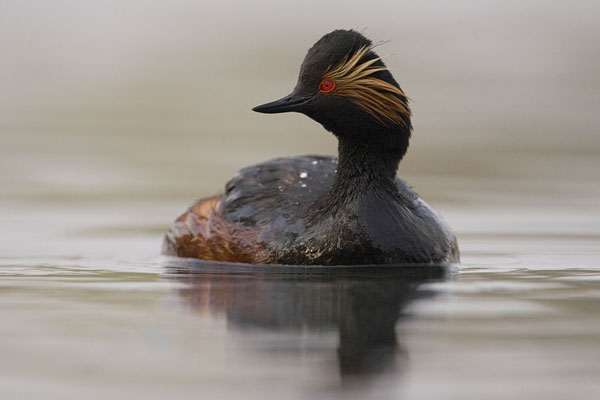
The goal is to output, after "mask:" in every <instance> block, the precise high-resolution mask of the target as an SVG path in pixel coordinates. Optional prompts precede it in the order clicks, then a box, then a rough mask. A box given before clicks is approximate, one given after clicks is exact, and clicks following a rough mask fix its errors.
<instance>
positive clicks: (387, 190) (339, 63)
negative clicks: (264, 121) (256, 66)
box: [164, 31, 459, 265]
mask: <svg viewBox="0 0 600 400" xmlns="http://www.w3.org/2000/svg"><path fill="white" fill-rule="evenodd" d="M313 88H314V89H313ZM317 88H318V92H316V90H315V89H317ZM313 91H314V92H316V93H313ZM255 110H256V111H259V112H266V113H275V112H285V111H297V112H302V113H304V114H306V115H308V116H309V117H311V118H313V119H315V120H316V121H318V122H320V123H321V124H322V125H323V126H324V127H325V128H326V129H327V130H330V131H332V132H333V133H334V134H335V135H336V136H337V137H338V141H339V158H331V157H316V156H305V157H295V158H280V159H275V160H271V161H268V162H265V163H262V164H257V165H254V166H251V167H247V168H245V169H243V170H241V171H240V172H239V173H237V174H236V175H235V176H234V177H233V178H232V179H231V180H230V181H229V182H228V183H227V185H226V187H225V193H224V194H223V195H220V196H215V197H211V198H207V199H204V200H201V201H199V202H198V203H197V204H195V205H194V206H192V207H191V208H190V209H189V210H188V211H187V212H186V213H184V214H183V215H182V216H180V217H179V218H178V219H177V220H176V221H175V223H174V225H173V227H172V228H171V230H170V231H169V233H168V234H167V236H166V238H165V244H164V252H165V253H166V254H168V255H176V256H180V257H191V258H199V259H206V260H217V261H231V262H245V263H267V264H294V265H355V264H391V263H396V264H397V263H428V264H429V263H452V262H458V261H459V255H458V246H457V243H456V239H455V237H454V235H453V234H452V232H451V231H450V229H449V228H448V227H447V226H446V225H445V224H444V223H443V222H442V221H441V220H440V219H439V217H437V216H436V214H435V212H434V211H433V210H432V209H431V208H429V206H427V204H425V202H423V201H422V200H421V199H420V198H419V196H418V195H417V194H416V193H415V192H413V190H412V189H411V188H410V186H409V185H408V184H407V183H405V182H404V181H402V180H400V179H398V178H396V176H395V174H396V169H397V167H398V163H399V162H400V160H401V158H402V156H403V155H404V153H405V152H406V149H407V147H408V139H409V137H410V131H411V128H412V126H411V124H410V111H409V109H408V105H407V101H406V97H405V96H404V94H403V92H402V91H401V90H400V88H399V86H398V84H397V83H396V82H395V80H394V79H393V77H392V76H391V74H390V73H389V72H388V71H387V69H386V68H385V66H384V65H383V63H382V62H381V60H380V59H379V58H378V57H376V55H375V54H374V53H373V52H372V50H371V42H370V41H369V40H368V39H366V38H364V37H363V36H362V35H360V34H359V33H357V32H354V31H334V32H332V33H330V34H328V35H325V36H324V37H323V38H322V39H321V40H320V41H319V42H317V43H316V44H315V45H314V46H313V48H311V49H310V50H309V53H308V55H307V56H306V58H305V60H304V63H303V65H302V68H301V73H300V78H299V82H298V85H297V87H296V89H295V90H294V92H293V93H292V95H290V96H288V97H286V98H283V99H281V100H279V101H276V102H273V103H269V104H266V105H264V106H260V107H257V108H256V109H255Z"/></svg>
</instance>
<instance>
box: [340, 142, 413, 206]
mask: <svg viewBox="0 0 600 400" xmlns="http://www.w3.org/2000/svg"><path fill="white" fill-rule="evenodd" d="M338 153H339V154H338V167H337V172H336V175H335V179H334V183H333V186H332V188H331V190H330V191H329V194H328V205H329V207H328V208H329V209H331V208H339V207H340V206H343V205H344V204H348V203H351V202H354V201H356V200H357V199H359V198H360V197H361V196H364V195H369V194H373V193H390V194H393V193H395V192H396V191H397V189H396V184H395V179H396V171H397V169H398V164H399V162H400V160H401V159H402V155H403V154H404V153H403V152H401V153H398V152H391V151H388V150H387V149H383V148H375V147H374V146H372V145H369V144H366V143H363V144H359V143H355V142H349V141H347V140H344V139H342V138H340V139H339V144H338Z"/></svg>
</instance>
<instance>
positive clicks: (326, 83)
mask: <svg viewBox="0 0 600 400" xmlns="http://www.w3.org/2000/svg"><path fill="white" fill-rule="evenodd" d="M334 88H335V82H334V81H332V80H331V79H323V80H322V81H321V83H319V91H320V92H322V93H328V92H331V91H332V90H333V89H334Z"/></svg>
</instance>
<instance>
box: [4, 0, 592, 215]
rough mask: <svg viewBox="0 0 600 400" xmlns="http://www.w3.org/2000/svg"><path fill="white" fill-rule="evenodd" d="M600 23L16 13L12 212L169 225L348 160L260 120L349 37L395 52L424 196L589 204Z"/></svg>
mask: <svg viewBox="0 0 600 400" xmlns="http://www.w3.org/2000/svg"><path fill="white" fill-rule="evenodd" d="M599 12H600V3H598V2H597V1H578V2H576V3H567V2H550V1H523V0H519V1H514V0H510V1H506V0H505V1H486V0H477V1H475V0H470V1H452V2H446V1H430V2H417V1H404V2H403V1H369V2H365V1H357V2H353V1H331V2H321V1H302V2H300V1H298V2H281V1H266V0H257V1H252V2H231V1H175V2H173V1H131V0H130V1H102V2H98V1H52V2H48V1H5V0H3V1H0V54H2V58H1V63H0V86H1V87H2V90H1V91H0V135H1V136H0V138H1V139H0V140H1V142H0V143H1V146H0V184H1V185H2V187H3V188H4V190H3V192H4V193H2V194H0V196H2V199H3V200H4V201H5V202H9V203H11V204H22V202H23V201H33V202H34V203H35V202H43V203H44V204H50V203H52V202H58V203H61V204H66V202H67V203H68V202H69V201H72V202H81V201H84V202H90V201H92V202H96V203H97V202H100V201H104V202H114V201H117V200H118V199H128V201H135V200H136V199H138V200H139V199H155V200H164V201H166V202H170V203H169V204H171V205H172V207H173V208H172V209H169V210H168V211H165V213H164V214H163V215H164V216H166V215H172V214H173V212H174V211H173V210H175V209H177V210H181V208H182V202H184V203H185V204H187V203H189V202H191V201H192V200H193V199H194V198H197V197H201V196H205V195H209V194H212V193H215V192H218V191H220V190H222V187H223V184H224V182H225V181H226V180H227V179H228V177H230V176H231V175H232V174H233V173H234V172H235V171H236V170H237V169H239V168H241V167H243V166H246V165H248V164H251V163H254V162H260V161H263V160H266V159H269V158H273V157H278V156H285V155H298V154H306V153H321V154H335V152H336V143H335V140H334V138H333V137H332V136H331V135H330V134H329V133H327V132H325V131H324V130H323V129H322V128H321V127H320V126H319V125H318V124H316V123H314V122H313V121H311V120H309V119H308V118H306V117H304V116H302V115H297V114H293V115H292V114H286V115H277V116H265V115H260V114H256V113H253V112H252V111H251V110H250V109H251V107H253V106H255V105H257V104H261V103H263V102H266V101H269V100H273V99H275V98H279V97H280V96H282V95H284V94H287V93H288V92H289V91H290V89H292V88H293V86H294V85H295V82H296V78H297V73H298V70H299V65H300V62H301V61H302V59H303V57H304V55H305V53H306V50H307V49H308V48H309V47H310V46H311V45H312V44H313V43H314V42H315V41H316V40H317V39H318V38H319V37H320V36H321V35H323V34H325V33H327V32H329V31H331V30H333V29H336V28H353V29H357V30H360V31H363V32H364V33H365V34H366V35H367V36H368V37H370V38H371V39H372V40H374V41H376V42H377V41H388V42H387V43H385V44H384V45H382V46H380V47H379V48H378V51H379V53H380V54H381V55H383V56H385V61H386V63H387V64H388V66H389V67H390V69H391V70H392V72H393V73H394V75H395V77H396V78H397V80H398V81H399V82H400V84H401V86H402V87H403V89H404V90H405V92H406V93H407V94H408V95H409V97H410V98H411V99H412V103H411V104H412V109H413V113H414V127H415V130H414V134H413V139H412V142H411V149H410V150H409V152H408V155H407V157H406V159H405V161H404V162H403V163H402V165H401V169H400V171H399V175H401V176H404V177H407V179H409V180H410V181H411V182H413V183H414V184H415V186H416V188H417V190H420V191H421V192H423V191H425V192H426V193H429V195H430V196H437V197H444V193H445V189H444V188H450V189H452V188H456V186H455V182H457V181H458V180H460V179H463V178H469V179H471V180H476V181H478V182H479V183H478V184H476V185H474V186H471V187H473V188H474V192H477V188H478V187H479V188H484V187H489V186H490V185H491V186H493V185H494V184H493V183H490V182H494V180H496V181H498V182H500V181H504V182H506V181H510V180H516V179H519V178H523V177H526V178H527V179H531V178H533V179H537V180H541V181H545V182H547V186H552V185H553V182H555V180H561V181H564V182H568V183H569V184H571V185H572V184H574V183H577V182H579V183H580V184H581V185H580V186H581V188H583V189H582V190H584V191H585V186H586V185H590V184H591V182H593V181H594V180H595V182H597V179H598V178H599V176H600V174H599V172H600V163H599V161H598V156H599V154H600V135H598V109H599V106H600V98H599V95H598V89H599V88H600V74H598V71H599V68H598V67H599V61H600V46H598V37H600V24H599V23H598V13H599ZM561 190H562V189H561ZM564 190H572V187H571V186H567V187H566V188H565V189H564ZM582 195H585V193H584V194H582ZM467 197H468V196H467ZM574 197H577V193H574ZM463 200H464V199H463ZM173 201H176V202H175V203H173Z"/></svg>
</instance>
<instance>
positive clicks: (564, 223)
mask: <svg viewBox="0 0 600 400" xmlns="http://www.w3.org/2000/svg"><path fill="white" fill-rule="evenodd" d="M263 3H265V4H267V3H269V2H268V1H264V2H263ZM375 3H377V2H374V3H373V6H372V7H369V8H365V7H360V8H356V9H354V8H352V7H348V6H347V2H343V5H344V7H345V8H340V5H342V2H340V3H339V4H337V5H332V6H327V7H329V8H327V7H325V6H324V5H322V4H321V2H319V5H318V10H319V11H320V12H319V13H315V12H313V10H312V8H311V7H309V6H305V5H304V4H303V5H301V6H300V5H295V6H290V9H289V10H283V9H282V8H280V6H277V5H276V4H275V3H273V4H270V5H269V6H270V7H275V8H272V10H273V15H278V19H277V21H272V20H271V19H269V18H265V17H264V16H263V13H262V12H259V11H256V10H254V8H255V7H252V10H251V9H250V8H246V7H247V6H240V7H242V9H241V10H240V9H238V10H237V11H239V12H240V13H241V14H243V17H242V16H240V15H241V14H240V15H238V14H236V13H235V12H223V9H221V8H218V7H215V8H214V9H207V7H205V6H204V5H203V4H199V3H198V4H196V3H189V4H188V3H184V2H181V3H177V4H173V3H170V2H169V3H168V4H167V3H166V2H165V3H164V4H162V3H160V2H157V3H156V4H154V6H153V7H148V6H147V5H146V3H145V2H135V1H131V2H126V3H123V2H115V3H113V4H111V5H101V4H100V3H98V4H96V3H89V4H88V3H85V2H77V4H75V3H73V4H69V5H67V4H66V3H60V4H59V3H56V4H53V5H52V7H49V6H46V5H45V3H44V2H40V3H39V4H38V5H37V8H35V10H37V11H36V12H33V11H32V10H33V9H32V8H31V7H27V6H25V5H23V4H24V3H21V2H14V3H10V2H5V3H3V4H2V6H0V8H2V13H0V14H1V15H3V16H9V17H10V18H5V19H4V20H3V21H2V22H3V23H2V24H1V25H0V30H1V31H2V35H0V46H1V48H0V50H2V54H3V55H4V57H3V63H2V65H0V68H2V73H1V74H0V80H2V84H3V87H4V90H3V91H2V93H0V104H1V105H2V107H1V110H2V111H0V188H1V190H0V397H2V398H3V399H4V398H7V399H12V398H19V399H37V398H41V397H43V398H47V399H64V398H86V399H87V398H90V399H95V398H98V399H100V398H102V399H104V398H106V397H112V398H127V399H138V398H139V399H142V398H143V399H149V398H150V399H153V398H156V399H162V398H167V397H169V398H173V397H174V398H198V397H206V398H211V399H212V398H214V399H219V398H223V399H225V398H240V397H243V398H248V399H265V398H267V399H270V398H286V399H287V398H292V399H296V398H297V399H307V398H332V399H342V398H344V399H388V398H389V399H398V398H400V399H415V398H416V399H433V398H436V399H439V398H444V399H459V398H460V399H481V398H486V399H506V398H527V399H564V398H569V399H592V398H598V397H599V396H600V361H599V360H600V314H599V312H598V310H599V309H600V185H598V182H600V164H599V162H598V160H599V156H600V147H599V146H600V140H599V136H598V134H597V126H598V125H597V110H598V106H600V104H599V103H598V97H597V89H596V88H597V86H598V85H597V83H598V74H597V73H596V69H597V68H594V66H595V65H596V64H597V60H598V52H597V43H596V42H597V40H596V38H597V37H598V34H599V31H598V30H599V27H600V24H598V23H597V21H596V19H597V18H595V17H593V16H595V15H598V13H597V12H596V11H597V6H596V5H594V4H595V3H593V2H582V4H580V5H579V6H578V7H577V8H574V7H568V6H560V5H549V3H548V4H546V3H545V2H533V3H532V4H533V5H534V6H535V7H533V6H532V7H531V8H523V7H522V5H521V3H522V2H513V1H503V2H486V7H487V8H482V7H479V4H480V2H469V1H465V2H461V3H460V4H458V3H456V2H455V3H453V5H452V7H449V6H442V5H439V7H442V8H435V12H433V9H431V8H430V7H431V6H428V5H419V4H421V3H415V4H412V5H410V6H409V5H407V4H404V2H403V3H402V4H403V5H402V6H395V5H390V4H387V3H386V4H384V3H383V2H382V3H381V4H379V3H377V4H375ZM103 4H104V3H103ZM107 4H108V3H107ZM120 4H123V5H122V6H121V5H120ZM423 4H424V3H423ZM117 5H119V6H118V7H117ZM476 5H477V7H476ZM278 7H279V8H278ZM323 7H325V8H323ZM381 7H385V9H386V10H388V9H389V10H390V12H386V13H385V15H382V13H381V9H382V8H381ZM394 7H397V8H394ZM436 7H437V6H436ZM257 10H258V8H257ZM327 10H330V11H331V12H335V15H340V18H341V17H344V20H345V21H347V26H354V27H359V28H362V27H363V26H364V24H368V25H369V29H368V30H367V34H369V35H370V36H372V37H373V38H374V39H376V40H379V39H388V38H392V39H393V40H392V42H390V43H389V44H386V45H385V46H384V48H385V49H386V51H388V52H389V53H396V55H395V56H394V55H392V56H390V57H389V58H387V59H386V62H388V64H389V65H390V66H391V67H392V70H393V71H394V73H395V75H396V76H397V78H398V80H399V81H400V82H401V83H402V85H403V88H404V89H405V90H406V92H407V93H408V94H409V96H410V97H411V98H413V99H414V101H413V111H414V114H415V118H414V124H415V127H416V129H415V133H414V138H413V140H412V142H411V149H410V150H409V153H408V155H407V158H406V160H404V161H403V163H402V167H401V170H400V171H399V174H400V175H401V176H402V177H405V178H406V179H407V180H408V181H409V182H410V183H412V184H413V185H414V187H415V189H416V190H417V191H418V192H419V193H420V194H421V195H422V196H423V197H424V198H425V199H426V200H427V201H428V202H429V203H430V204H432V205H433V206H434V207H435V208H436V209H438V210H439V211H440V212H441V213H442V214H443V215H444V217H445V219H446V220H447V221H448V223H449V225H450V226H452V227H453V229H454V230H455V232H456V234H457V236H458V238H459V243H460V247H461V251H462V261H463V264H462V265H461V266H458V267H456V268H450V269H444V268H441V269H440V268H433V269H423V270H419V271H418V273H416V272H415V271H414V270H410V269H406V268H396V269H389V268H387V269H386V268H384V269H378V270H371V271H363V270H356V269H344V270H335V271H331V270H316V269H311V268H309V269H302V268H300V269H298V268H291V269H290V268H286V269H278V270H276V271H273V270H270V269H269V268H259V269H256V268H247V267H244V266H237V267H235V268H234V267H232V266H227V265H217V264H206V263H204V264H202V263H190V262H182V261H177V260H174V259H168V258H163V257H161V256H160V254H159V252H160V248H161V240H162V235H163V234H164V232H165V231H166V230H167V228H168V226H169V224H170V223H171V221H172V220H173V219H174V218H175V217H176V216H177V215H178V214H179V213H181V212H183V211H184V209H185V207H186V206H188V205H189V204H191V203H192V202H193V200H194V199H196V198H199V197H202V196H207V195H211V194H213V193H216V192H218V191H220V190H222V187H223V184H224V182H225V181H226V180H227V179H228V178H229V177H230V176H231V175H233V173H235V171H236V170H238V169H239V168H241V167H244V166H246V165H249V164H251V163H254V162H259V161H262V160H266V159H269V158H273V157H278V156H283V155H296V154H307V153H317V154H319V153H320V154H333V153H335V141H334V140H333V138H332V137H331V136H330V135H329V134H327V133H325V132H323V131H322V129H321V128H320V127H318V126H317V125H316V124H314V123H312V122H311V121H309V120H308V119H306V118H304V117H302V116H297V115H285V116H264V115H258V114H253V113H251V112H250V111H249V110H250V108H251V107H252V106H254V105H257V104H261V103H264V102H265V101H268V100H272V99H274V98H278V97H281V96H282V95H284V94H285V93H286V92H287V91H288V90H289V89H291V88H292V86H293V83H294V79H295V74H296V73H297V69H298V64H299V62H300V60H301V58H302V56H303V52H304V51H305V50H306V48H307V47H308V46H309V45H310V44H311V43H312V41H314V40H315V39H316V38H317V37H318V36H319V35H320V34H322V33H324V32H327V31H328V30H331V29H332V26H331V18H330V15H331V14H327V12H326V11H327ZM392 11H394V12H392ZM309 17H311V18H313V19H312V23H311V24H310V25H311V26H310V27H307V26H306V21H307V18H309ZM232 23H233V25H232ZM107 26H110V27H111V29H107V28H106V27H107ZM273 31H277V32H279V33H280V34H278V35H277V37H274V35H273V34H272V32H273ZM474 31H476V32H479V33H480V34H478V35H473V32H474ZM247 32H254V34H253V35H249V34H247ZM214 38H218V40H217V39H214ZM275 66H276V68H275Z"/></svg>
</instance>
